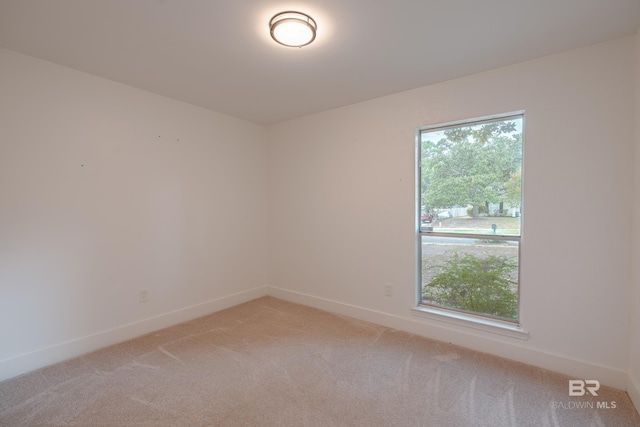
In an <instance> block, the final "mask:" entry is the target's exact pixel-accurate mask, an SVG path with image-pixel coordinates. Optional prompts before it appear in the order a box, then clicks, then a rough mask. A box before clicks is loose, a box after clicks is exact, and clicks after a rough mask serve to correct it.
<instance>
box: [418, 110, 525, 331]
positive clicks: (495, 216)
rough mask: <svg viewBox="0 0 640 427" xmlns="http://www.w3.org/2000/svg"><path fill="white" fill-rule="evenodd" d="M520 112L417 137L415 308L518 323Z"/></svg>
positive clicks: (433, 128)
mask: <svg viewBox="0 0 640 427" xmlns="http://www.w3.org/2000/svg"><path fill="white" fill-rule="evenodd" d="M523 125H524V116H523V114H522V113H517V114H509V115H503V116H494V117H490V118H483V119H476V120H469V121H465V122H456V123H449V124H444V125H440V126H430V127H425V128H421V129H419V130H418V135H417V143H418V150H417V151H418V156H417V157H418V187H419V189H418V195H417V197H418V218H417V222H418V224H419V227H418V239H417V240H418V254H419V259H420V266H419V274H418V276H419V284H418V286H419V295H420V304H421V305H426V306H429V307H431V308H437V309H441V310H453V311H456V312H463V313H467V314H472V315H476V316H482V317H488V318H491V319H494V320H499V321H505V322H509V323H516V324H518V323H519V303H520V301H519V299H520V298H519V295H520V287H519V270H520V268H519V264H520V262H519V261H520V239H521V220H522V191H521V188H522V183H521V182H522V144H523V138H522V136H523Z"/></svg>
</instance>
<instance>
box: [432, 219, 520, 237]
mask: <svg viewBox="0 0 640 427" xmlns="http://www.w3.org/2000/svg"><path fill="white" fill-rule="evenodd" d="M492 224H495V225H496V226H497V229H496V233H497V234H519V233H520V217H517V218H513V217H509V216H480V217H477V218H471V217H469V216H461V217H455V218H444V219H437V220H435V221H433V222H432V223H431V226H432V227H433V231H455V232H459V233H460V232H466V233H492V232H493V230H492V228H491V225H492ZM423 225H424V224H423Z"/></svg>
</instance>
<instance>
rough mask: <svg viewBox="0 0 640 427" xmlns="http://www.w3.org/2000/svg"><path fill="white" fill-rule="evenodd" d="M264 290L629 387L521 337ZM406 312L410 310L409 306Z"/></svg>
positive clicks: (622, 375)
mask: <svg viewBox="0 0 640 427" xmlns="http://www.w3.org/2000/svg"><path fill="white" fill-rule="evenodd" d="M267 293H268V294H269V295H270V296H273V297H276V298H280V299H283V300H287V301H291V302H295V303H298V304H303V305H308V306H310V307H314V308H318V309H321V310H325V311H329V312H332V313H336V314H340V315H344V316H349V317H353V318H356V319H360V320H364V321H367V322H371V323H376V324H379V325H382V326H386V327H389V328H393V329H397V330H402V331H406V332H409V333H412V334H416V335H420V336H423V337H426V338H431V339H434V340H437V341H443V342H449V343H452V344H455V345H459V346H461V347H465V348H469V349H472V350H476V351H481V352H483V353H489V354H493V355H495V356H499V357H504V358H507V359H510V360H515V361H517V362H522V363H526V364H528V365H532V366H537V367H540V368H544V369H548V370H550V371H553V372H558V373H561V374H564V375H567V376H569V377H571V378H577V379H585V378H586V379H597V380H598V381H600V383H601V384H603V385H607V386H609V387H614V388H617V389H620V390H627V387H628V384H627V383H628V374H627V372H625V371H622V370H619V369H614V368H610V367H607V366H601V365H598V364H594V363H590V362H587V361H584V360H578V359H573V358H569V357H566V356H562V355H559V354H553V353H549V352H545V351H541V350H536V349H532V348H531V346H526V345H523V344H522V343H523V341H522V340H520V339H517V340H516V339H514V342H513V343H510V342H507V341H505V340H504V339H495V338H492V337H491V336H490V335H491V334H486V333H485V334H482V333H475V332H472V331H473V330H469V331H465V330H463V329H464V328H456V327H455V326H452V325H450V324H448V323H444V322H438V321H435V320H430V319H426V318H422V317H413V316H411V314H409V315H408V317H402V316H397V315H393V314H388V313H384V312H380V311H376V310H371V309H367V308H363V307H358V306H354V305H350V304H345V303H342V302H338V301H333V300H328V299H325V298H320V297H316V296H313V295H308V294H303V293H298V292H293V291H289V290H286V289H281V288H277V287H269V288H268V291H267ZM407 311H408V312H410V311H411V310H410V309H409V308H408V309H407ZM409 316H411V317H409ZM634 402H635V401H634Z"/></svg>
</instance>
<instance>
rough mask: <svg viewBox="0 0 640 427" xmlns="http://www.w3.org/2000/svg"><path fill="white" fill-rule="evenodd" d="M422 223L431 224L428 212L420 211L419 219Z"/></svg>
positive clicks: (430, 216) (431, 217)
mask: <svg viewBox="0 0 640 427" xmlns="http://www.w3.org/2000/svg"><path fill="white" fill-rule="evenodd" d="M420 219H421V220H422V222H431V220H432V219H433V216H432V215H431V214H430V213H429V212H425V211H422V216H421V218H420Z"/></svg>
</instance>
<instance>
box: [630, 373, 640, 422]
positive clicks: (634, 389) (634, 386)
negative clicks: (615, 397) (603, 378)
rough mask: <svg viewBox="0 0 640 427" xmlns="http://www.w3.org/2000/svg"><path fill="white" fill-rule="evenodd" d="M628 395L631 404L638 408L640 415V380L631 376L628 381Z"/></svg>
mask: <svg viewBox="0 0 640 427" xmlns="http://www.w3.org/2000/svg"><path fill="white" fill-rule="evenodd" d="M627 394H628V395H629V397H630V398H631V402H633V405H634V406H635V407H636V411H638V413H640V380H638V378H635V377H634V376H633V375H631V374H629V378H628V380H627Z"/></svg>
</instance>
